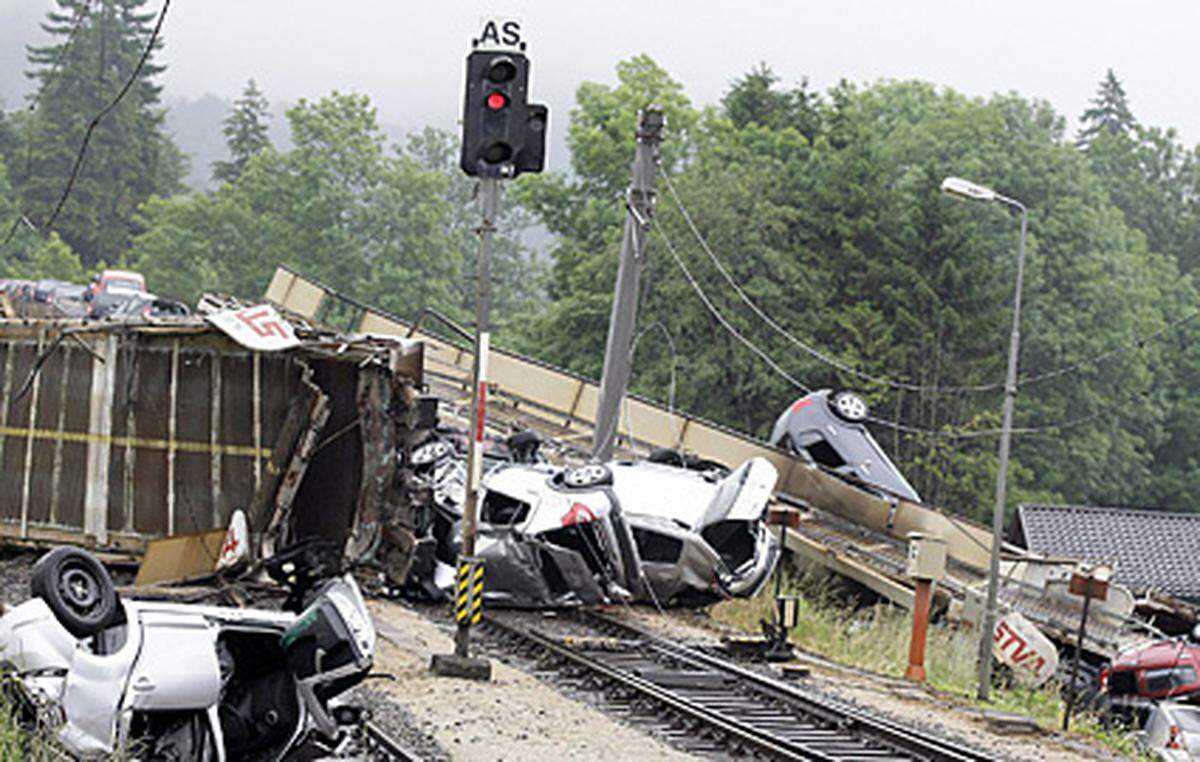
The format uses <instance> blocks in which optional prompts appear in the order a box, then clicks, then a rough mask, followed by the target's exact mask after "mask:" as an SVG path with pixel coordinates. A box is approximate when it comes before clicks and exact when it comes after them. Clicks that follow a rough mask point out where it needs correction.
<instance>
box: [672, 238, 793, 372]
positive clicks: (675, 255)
mask: <svg viewBox="0 0 1200 762" xmlns="http://www.w3.org/2000/svg"><path fill="white" fill-rule="evenodd" d="M654 230H655V232H657V233H658V236H659V238H661V239H662V242H663V245H665V246H666V247H667V251H668V252H669V253H670V255H671V258H672V259H674V260H675V264H676V265H677V266H678V267H679V269H680V271H681V272H682V273H683V277H684V278H685V279H687V282H688V284H690V285H691V287H692V291H694V292H696V296H698V297H699V298H700V301H701V302H703V303H704V307H705V309H707V310H708V312H709V314H710V315H712V316H713V317H714V318H715V319H716V321H717V322H718V323H720V324H721V327H722V328H724V329H725V330H726V332H728V333H729V334H730V335H731V336H733V337H734V338H735V339H737V340H738V341H740V342H741V343H742V344H743V345H744V346H745V347H746V348H747V349H749V350H750V351H751V352H753V353H754V354H755V355H757V356H758V358H759V359H760V360H762V361H763V362H764V363H766V365H767V366H768V367H769V368H770V369H771V370H773V371H775V373H776V374H778V375H779V376H780V377H781V378H783V379H785V380H786V381H787V382H788V383H790V384H791V385H792V386H794V387H796V388H797V389H799V390H800V391H802V392H804V393H805V394H808V393H809V392H811V391H812V389H810V388H809V387H808V386H806V385H804V383H802V382H801V381H799V380H798V379H796V378H795V377H794V376H792V375H791V374H790V373H788V372H787V371H786V370H784V369H783V368H782V367H780V365H779V363H777V362H775V360H773V359H772V358H771V356H770V355H769V354H767V353H766V352H764V351H763V350H761V349H759V348H758V346H757V345H756V344H755V343H754V342H752V341H750V339H748V338H746V337H745V336H743V335H742V334H741V332H740V331H738V329H737V328H734V327H733V325H732V324H731V323H730V322H729V321H728V320H727V319H726V318H725V316H724V315H722V314H721V311H720V310H718V309H717V307H716V305H714V304H713V303H712V300H710V299H709V298H708V295H707V294H705V293H704V289H703V288H701V287H700V284H699V283H697V282H696V279H695V277H693V275H692V271H691V270H689V269H688V266H687V265H686V264H685V263H684V261H683V258H682V257H680V256H679V252H678V251H677V250H676V249H675V245H674V244H672V243H671V239H670V238H669V237H668V236H667V234H666V232H665V231H664V230H663V226H662V225H657V224H656V225H655V226H654Z"/></svg>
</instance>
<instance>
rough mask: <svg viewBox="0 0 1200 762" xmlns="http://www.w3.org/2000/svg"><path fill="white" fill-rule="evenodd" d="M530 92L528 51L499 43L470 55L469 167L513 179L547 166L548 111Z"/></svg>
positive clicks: (465, 159)
mask: <svg viewBox="0 0 1200 762" xmlns="http://www.w3.org/2000/svg"><path fill="white" fill-rule="evenodd" d="M528 95H529V59H528V58H526V57H525V54H524V53H520V52H517V51H514V50H502V49H494V48H493V49H480V50H474V51H472V52H471V53H470V54H469V55H468V56H467V83H466V93H465V97H464V100H463V137H462V155H461V158H460V161H459V164H460V166H461V167H462V170H463V172H466V173H467V174H468V175H471V176H472V177H495V178H509V177H516V176H517V175H519V174H521V173H523V172H541V171H542V166H543V164H544V163H545V156H546V124H547V117H548V111H547V109H546V107H545V106H543V105H541V104H537V103H529V102H528Z"/></svg>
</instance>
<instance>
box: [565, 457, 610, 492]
mask: <svg viewBox="0 0 1200 762" xmlns="http://www.w3.org/2000/svg"><path fill="white" fill-rule="evenodd" d="M563 484H565V485H567V486H568V487H574V488H575V489H583V488H585V487H599V486H601V485H605V484H612V471H610V470H608V466H604V465H601V464H599V463H589V464H588V465H586V466H578V467H576V468H568V469H567V470H566V472H565V473H564V474H563Z"/></svg>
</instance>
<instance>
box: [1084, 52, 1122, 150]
mask: <svg viewBox="0 0 1200 762" xmlns="http://www.w3.org/2000/svg"><path fill="white" fill-rule="evenodd" d="M1090 103H1091V104H1092V105H1091V106H1090V107H1089V108H1088V109H1087V110H1086V111H1084V112H1083V116H1082V117H1081V119H1080V122H1081V125H1082V126H1081V127H1080V130H1079V137H1078V139H1077V142H1078V143H1079V145H1082V146H1086V145H1087V144H1088V143H1089V142H1091V141H1092V140H1093V139H1094V138H1096V137H1097V136H1099V135H1103V134H1108V135H1119V134H1123V133H1128V132H1129V131H1130V130H1132V129H1133V126H1134V125H1135V124H1136V123H1137V120H1136V119H1134V118H1133V112H1132V111H1130V110H1129V100H1128V98H1126V96H1125V88H1124V87H1123V86H1122V85H1121V80H1119V79H1117V75H1116V73H1115V72H1113V70H1112V69H1109V70H1108V71H1107V72H1105V74H1104V79H1103V80H1101V81H1100V86H1099V88H1097V90H1096V96H1095V97H1094V98H1092V100H1091V101H1090Z"/></svg>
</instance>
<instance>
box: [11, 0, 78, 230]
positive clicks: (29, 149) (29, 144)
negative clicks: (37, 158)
mask: <svg viewBox="0 0 1200 762" xmlns="http://www.w3.org/2000/svg"><path fill="white" fill-rule="evenodd" d="M91 9H92V0H87V2H85V3H84V4H83V5H81V6H79V8H77V9H76V10H75V20H74V21H73V22H72V24H71V30H70V31H69V32H68V33H67V39H66V41H65V42H63V45H62V49H61V50H59V51H58V55H57V56H55V58H54V62H53V63H52V64H51V65H50V71H49V72H47V74H46V78H45V79H44V80H42V85H41V87H39V88H38V90H37V92H36V93H34V95H33V97H32V98H30V100H29V107H28V111H30V112H34V111H36V110H37V107H38V104H39V103H41V102H42V96H43V95H44V94H45V93H46V90H47V88H49V87H50V83H52V82H53V81H54V80H55V78H56V77H57V76H58V71H59V69H60V68H62V64H63V61H65V60H66V58H67V54H68V53H70V52H71V47H72V46H73V45H74V43H75V37H76V36H77V35H78V34H79V29H80V27H82V26H83V20H84V19H85V18H87V16H88V13H89V12H90V11H91ZM32 164H33V133H32V130H31V129H30V128H29V127H26V136H25V173H26V174H28V173H29V171H30V168H31V166H32ZM22 222H24V223H25V224H26V225H27V226H29V227H30V228H31V229H32V230H33V231H34V232H35V233H40V232H41V231H40V230H38V229H37V227H36V226H34V224H33V223H32V222H30V221H29V211H28V210H26V211H24V212H21V213H19V214H17V217H16V219H14V220H13V222H12V226H10V227H9V229H8V233H7V235H5V236H4V241H3V242H0V247H4V246H7V245H8V244H9V243H10V242H11V241H12V239H13V236H15V235H16V234H17V230H18V229H19V228H20V227H21V223H22Z"/></svg>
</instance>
